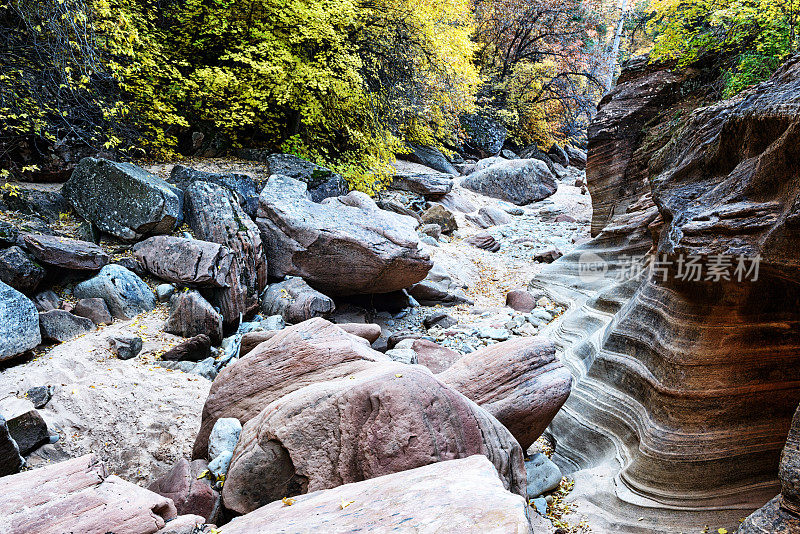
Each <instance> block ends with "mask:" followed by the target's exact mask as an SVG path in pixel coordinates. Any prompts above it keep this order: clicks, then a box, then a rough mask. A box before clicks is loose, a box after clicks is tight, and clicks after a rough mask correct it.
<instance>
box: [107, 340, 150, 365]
mask: <svg viewBox="0 0 800 534" xmlns="http://www.w3.org/2000/svg"><path fill="white" fill-rule="evenodd" d="M108 344H109V345H110V346H111V350H112V351H113V352H114V354H116V355H117V358H119V359H120V360H131V359H133V358H135V357H136V356H137V355H138V354H139V353H140V352H142V338H140V337H139V336H130V335H123V334H117V335H114V336H111V337H109V338H108Z"/></svg>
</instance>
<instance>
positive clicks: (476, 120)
mask: <svg viewBox="0 0 800 534" xmlns="http://www.w3.org/2000/svg"><path fill="white" fill-rule="evenodd" d="M461 127H462V128H463V129H464V131H465V132H466V133H467V135H468V138H467V139H466V140H465V141H464V148H465V149H466V151H467V152H470V153H472V154H475V155H477V156H479V157H481V158H488V157H491V156H496V155H497V154H499V153H500V150H502V148H503V144H505V142H506V137H507V136H508V132H507V130H506V128H505V126H503V125H502V124H500V123H499V122H497V121H496V120H494V119H492V118H490V117H486V116H484V115H477V114H465V115H462V116H461Z"/></svg>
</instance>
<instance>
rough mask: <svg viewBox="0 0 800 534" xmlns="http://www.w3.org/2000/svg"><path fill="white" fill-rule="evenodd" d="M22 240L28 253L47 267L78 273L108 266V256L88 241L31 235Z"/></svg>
mask: <svg viewBox="0 0 800 534" xmlns="http://www.w3.org/2000/svg"><path fill="white" fill-rule="evenodd" d="M24 240H25V247H26V248H27V249H28V252H30V253H31V254H33V256H34V257H35V258H36V259H37V260H39V261H41V262H43V263H46V264H48V265H53V266H55V267H62V268H64V269H74V270H80V271H99V270H100V269H101V268H102V267H103V266H104V265H106V264H108V254H106V253H105V251H104V250H103V249H102V248H100V247H99V246H97V245H95V244H94V243H90V242H88V241H79V240H77V239H69V238H66V237H57V236H52V235H33V234H27V235H26V236H25V238H24Z"/></svg>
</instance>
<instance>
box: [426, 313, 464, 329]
mask: <svg viewBox="0 0 800 534" xmlns="http://www.w3.org/2000/svg"><path fill="white" fill-rule="evenodd" d="M457 324H458V319H456V318H455V317H453V316H452V315H450V314H448V313H447V312H443V311H438V312H433V313H432V314H430V315H428V316H427V317H425V318H424V319H423V320H422V326H424V327H425V328H426V329H428V330H430V329H431V328H433V327H434V326H438V327H439V328H450V327H451V326H455V325H457Z"/></svg>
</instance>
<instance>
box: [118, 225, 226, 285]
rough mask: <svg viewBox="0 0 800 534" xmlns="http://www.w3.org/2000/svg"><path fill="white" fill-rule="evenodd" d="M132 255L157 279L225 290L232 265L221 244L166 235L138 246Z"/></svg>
mask: <svg viewBox="0 0 800 534" xmlns="http://www.w3.org/2000/svg"><path fill="white" fill-rule="evenodd" d="M133 255H134V257H136V259H137V260H138V261H139V263H141V264H142V266H143V267H144V268H145V270H147V272H149V273H150V274H152V275H153V276H155V277H156V278H160V279H161V280H166V281H167V282H175V283H178V284H185V285H191V286H198V287H225V286H226V285H227V284H228V283H229V277H230V275H231V273H230V270H231V263H232V262H233V255H232V254H231V251H230V250H229V249H228V248H227V247H225V246H223V245H220V244H219V243H211V242H210V241H201V240H199V239H186V238H183V237H172V236H164V235H160V236H155V237H151V238H149V239H145V240H144V241H140V242H139V243H136V244H135V245H134V246H133Z"/></svg>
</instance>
